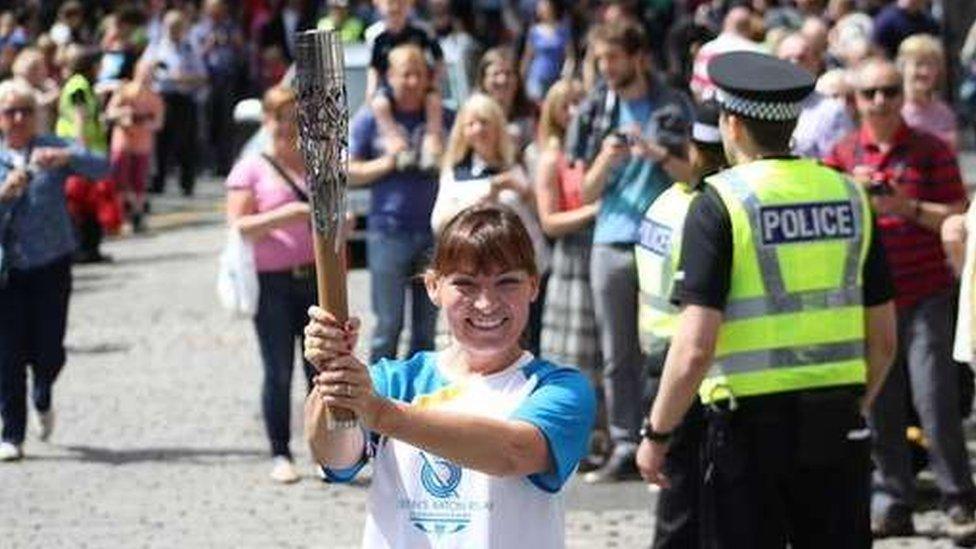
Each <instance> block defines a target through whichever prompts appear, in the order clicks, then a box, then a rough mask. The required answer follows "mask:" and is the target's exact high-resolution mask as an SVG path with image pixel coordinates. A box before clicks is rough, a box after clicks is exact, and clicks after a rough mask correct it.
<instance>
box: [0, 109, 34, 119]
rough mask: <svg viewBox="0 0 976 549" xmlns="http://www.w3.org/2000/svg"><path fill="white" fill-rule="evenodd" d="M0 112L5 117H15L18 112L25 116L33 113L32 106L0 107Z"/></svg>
mask: <svg viewBox="0 0 976 549" xmlns="http://www.w3.org/2000/svg"><path fill="white" fill-rule="evenodd" d="M0 114H2V115H3V116H5V117H7V118H15V117H16V116H17V115H18V114H19V115H21V116H23V117H27V116H30V115H32V114H34V107H7V108H6V109H0Z"/></svg>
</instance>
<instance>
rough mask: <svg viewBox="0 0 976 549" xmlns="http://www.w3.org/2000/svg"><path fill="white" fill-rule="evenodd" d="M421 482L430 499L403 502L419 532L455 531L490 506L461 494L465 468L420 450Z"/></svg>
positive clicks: (442, 533) (451, 532)
mask: <svg viewBox="0 0 976 549" xmlns="http://www.w3.org/2000/svg"><path fill="white" fill-rule="evenodd" d="M418 454H419V458H420V459H418V460H417V462H418V463H419V465H420V471H419V472H420V475H419V476H420V485H421V486H422V487H423V490H424V492H426V493H427V494H428V496H430V497H428V498H423V497H421V498H418V499H411V500H407V501H405V502H402V503H401V505H403V504H406V505H407V507H408V508H409V510H410V522H411V523H412V524H413V525H414V526H415V527H416V528H417V529H419V530H420V531H422V532H426V533H427V534H433V535H435V536H440V535H445V534H456V533H458V532H460V531H462V530H464V529H465V528H467V527H468V525H469V524H470V523H471V520H472V515H473V514H474V513H483V512H486V511H487V510H488V509H490V507H491V504H490V503H489V502H487V501H478V500H470V499H467V498H464V497H462V496H461V494H460V493H459V490H458V487H459V486H460V485H461V480H462V477H463V476H464V470H463V469H461V467H460V466H459V465H457V464H455V463H452V462H450V461H448V460H446V459H444V458H440V457H437V456H433V455H430V454H427V453H425V452H418Z"/></svg>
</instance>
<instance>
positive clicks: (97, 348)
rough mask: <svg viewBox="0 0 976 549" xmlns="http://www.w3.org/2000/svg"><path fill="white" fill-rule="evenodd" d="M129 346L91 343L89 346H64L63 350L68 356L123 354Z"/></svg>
mask: <svg viewBox="0 0 976 549" xmlns="http://www.w3.org/2000/svg"><path fill="white" fill-rule="evenodd" d="M130 347H131V345H127V344H124V343H93V344H89V345H65V346H64V349H65V351H67V352H68V353H70V354H79V355H104V354H109V353H124V352H126V351H128V350H129V348H130Z"/></svg>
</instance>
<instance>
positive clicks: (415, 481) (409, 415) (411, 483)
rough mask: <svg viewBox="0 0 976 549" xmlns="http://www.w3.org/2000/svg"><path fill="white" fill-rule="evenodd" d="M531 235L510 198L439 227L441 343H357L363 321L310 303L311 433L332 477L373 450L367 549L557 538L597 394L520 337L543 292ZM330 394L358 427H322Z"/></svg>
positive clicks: (473, 548)
mask: <svg viewBox="0 0 976 549" xmlns="http://www.w3.org/2000/svg"><path fill="white" fill-rule="evenodd" d="M532 256H533V250H532V244H531V242H530V241H529V237H528V234H527V233H526V231H525V228H524V227H523V226H522V224H521V222H520V221H519V218H518V216H516V215H515V214H514V213H512V211H511V210H510V209H507V208H502V207H498V206H495V205H478V206H474V207H471V208H468V209H466V210H464V211H462V212H461V213H459V214H458V215H457V216H455V217H454V218H453V219H452V220H451V221H450V222H448V223H447V225H446V227H445V228H444V230H443V231H442V232H441V233H440V235H439V237H438V241H437V245H436V248H435V252H434V258H433V261H432V263H431V266H430V268H429V269H428V270H427V272H426V273H425V275H424V283H425V285H426V287H427V293H428V295H429V296H430V298H431V300H432V301H433V302H434V304H435V305H437V306H438V307H440V308H441V309H443V311H444V317H445V318H446V320H447V324H448V327H449V328H450V331H451V335H452V342H451V343H450V345H449V346H448V347H447V348H446V349H444V350H442V351H439V352H420V353H417V354H416V355H414V356H413V357H412V358H410V359H408V360H389V359H384V360H381V361H380V362H378V363H376V364H374V365H373V366H371V367H369V368H367V367H366V366H365V365H364V364H363V363H362V362H360V361H359V360H358V359H357V358H356V357H355V356H353V354H352V349H354V348H355V347H356V339H357V337H358V329H359V322H358V320H352V321H350V322H348V323H346V324H344V325H343V324H340V323H338V322H337V321H336V320H335V319H334V318H333V317H332V316H330V315H329V314H327V313H326V312H325V311H323V310H322V309H319V308H317V307H313V308H312V309H311V310H310V312H309V314H310V316H311V318H312V321H311V322H310V323H309V324H308V326H307V327H306V329H305V333H306V339H305V356H306V358H308V360H310V361H311V362H312V363H313V364H314V365H315V367H316V368H317V369H318V370H319V372H320V373H319V374H318V375H317V376H316V377H315V389H314V390H313V392H312V394H311V395H310V396H309V399H308V400H307V401H306V406H305V425H306V437H307V438H308V440H309V445H310V447H311V450H312V455H313V457H314V458H315V460H316V462H317V463H320V464H321V465H322V467H323V471H324V473H325V475H326V477H327V478H329V479H330V480H332V481H334V482H343V481H348V480H351V479H352V478H353V477H354V476H355V475H356V473H357V472H358V471H359V470H360V469H361V468H362V466H363V465H365V464H366V462H367V461H370V459H371V460H372V467H373V479H372V483H371V485H370V493H369V503H368V507H367V517H366V527H365V532H364V536H363V546H364V547H367V548H387V547H391V548H392V547H397V548H405V549H406V548H409V549H415V548H427V547H438V548H458V549H461V548H463V549H478V548H499V549H507V548H510V547H531V548H532V549H549V548H561V547H563V546H564V545H565V539H564V537H565V533H564V526H563V525H564V523H563V519H564V508H563V503H562V497H561V495H560V491H561V488H562V486H563V485H564V483H565V482H566V481H567V480H568V479H569V477H570V476H571V475H572V473H573V471H574V470H575V468H576V465H577V463H578V462H579V459H580V456H582V455H583V452H584V451H585V449H586V442H587V437H588V436H589V432H590V428H591V427H592V425H593V416H594V406H595V396H594V394H593V389H591V388H590V385H589V382H588V381H587V380H586V378H585V377H584V376H583V375H582V374H581V373H580V372H579V371H578V370H576V369H574V368H566V367H560V366H556V365H554V364H552V363H550V362H547V361H545V360H540V359H537V358H535V357H534V356H533V355H532V354H531V353H529V352H526V351H525V350H524V349H523V347H522V346H521V344H520V341H521V338H522V337H521V336H522V332H523V330H524V329H525V325H526V323H527V321H528V316H529V304H530V303H531V302H532V300H533V299H535V298H536V296H537V295H538V292H539V274H538V271H537V270H536V266H535V261H534V258H533V257H532ZM325 405H329V406H338V407H345V408H347V409H350V410H353V411H354V412H356V414H357V416H358V417H359V420H360V422H361V423H362V429H358V428H353V429H342V430H331V431H330V430H328V429H327V428H326V414H327V412H326V411H325Z"/></svg>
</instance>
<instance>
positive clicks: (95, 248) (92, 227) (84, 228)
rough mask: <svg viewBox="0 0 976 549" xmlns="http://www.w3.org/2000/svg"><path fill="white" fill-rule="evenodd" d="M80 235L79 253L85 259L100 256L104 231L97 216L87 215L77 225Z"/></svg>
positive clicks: (76, 228)
mask: <svg viewBox="0 0 976 549" xmlns="http://www.w3.org/2000/svg"><path fill="white" fill-rule="evenodd" d="M75 230H76V231H77V235H78V251H79V253H80V255H81V256H83V257H85V258H94V257H96V256H98V254H99V253H100V252H99V248H101V246H102V237H103V236H104V231H103V230H102V225H101V224H100V223H99V222H98V218H97V217H96V216H95V214H90V215H85V218H84V219H82V220H80V221H79V222H77V223H75Z"/></svg>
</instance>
